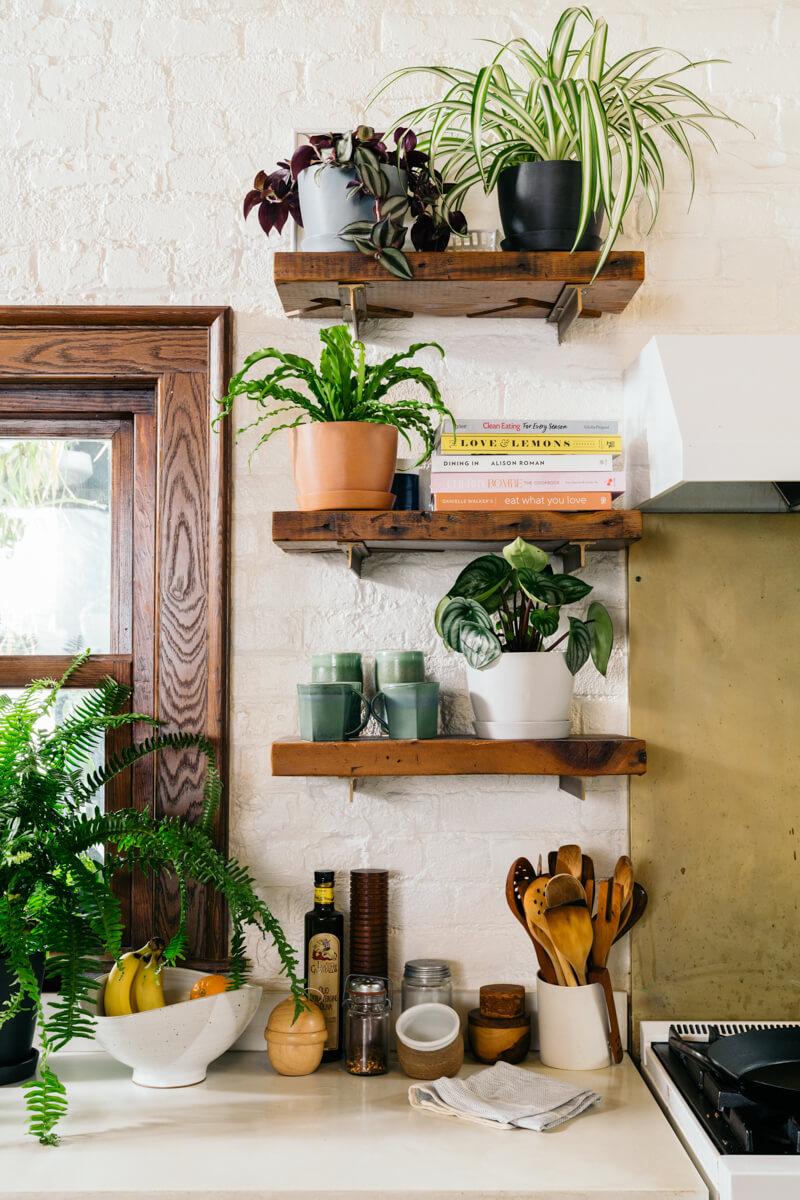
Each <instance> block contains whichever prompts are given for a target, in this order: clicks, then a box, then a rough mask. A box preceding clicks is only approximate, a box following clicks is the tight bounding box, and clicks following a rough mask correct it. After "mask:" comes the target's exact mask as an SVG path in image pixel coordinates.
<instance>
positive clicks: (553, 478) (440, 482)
mask: <svg viewBox="0 0 800 1200" xmlns="http://www.w3.org/2000/svg"><path fill="white" fill-rule="evenodd" d="M582 488H586V489H587V491H591V492H611V493H612V494H613V495H615V496H618V495H620V494H621V493H622V492H624V491H625V476H624V475H623V473H622V471H611V472H604V471H584V472H580V471H573V472H569V471H564V472H562V473H560V474H554V475H548V474H545V473H542V474H541V475H524V474H519V475H515V474H513V473H512V472H509V471H497V472H494V473H492V472H488V471H475V472H473V473H472V474H462V475H456V474H452V475H451V474H448V472H446V471H441V472H439V471H437V472H434V473H433V474H432V475H431V492H432V493H434V494H436V493H437V492H439V493H441V492H574V491H580V490H581V489H582Z"/></svg>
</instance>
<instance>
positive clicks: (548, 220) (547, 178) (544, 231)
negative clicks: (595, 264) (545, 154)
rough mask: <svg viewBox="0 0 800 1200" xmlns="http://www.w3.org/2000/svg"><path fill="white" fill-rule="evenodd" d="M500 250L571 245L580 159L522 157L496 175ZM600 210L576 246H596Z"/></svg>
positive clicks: (578, 197) (578, 200)
mask: <svg viewBox="0 0 800 1200" xmlns="http://www.w3.org/2000/svg"><path fill="white" fill-rule="evenodd" d="M497 198H498V201H499V204H500V219H501V221H502V222H503V232H504V233H505V235H506V236H505V239H504V240H503V242H502V247H503V249H504V250H571V249H572V247H573V245H574V242H575V235H576V233H577V232H578V223H579V220H580V211H581V164H580V163H579V162H572V161H557V162H526V163H520V164H519V165H518V166H516V167H507V168H506V170H505V171H501V172H500V176H499V178H498V180H497ZM602 221H603V214H602V209H601V210H600V211H599V212H597V213H595V214H594V216H593V217H592V218H591V220H590V221H589V224H588V225H587V227H586V231H585V233H584V235H583V237H582V238H581V241H580V244H579V245H578V246H576V249H577V250H599V249H600V246H601V244H602V238H601V237H600V227H601V225H602Z"/></svg>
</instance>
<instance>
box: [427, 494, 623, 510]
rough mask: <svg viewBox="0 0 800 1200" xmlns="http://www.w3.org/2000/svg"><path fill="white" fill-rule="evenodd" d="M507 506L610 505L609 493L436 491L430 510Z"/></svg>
mask: <svg viewBox="0 0 800 1200" xmlns="http://www.w3.org/2000/svg"><path fill="white" fill-rule="evenodd" d="M509 508H520V509H540V510H561V511H566V512H570V511H571V512H596V511H598V510H599V509H606V508H611V493H610V492H439V493H437V494H436V495H435V496H434V497H433V510H434V512H454V511H461V512H504V511H505V510H506V509H509Z"/></svg>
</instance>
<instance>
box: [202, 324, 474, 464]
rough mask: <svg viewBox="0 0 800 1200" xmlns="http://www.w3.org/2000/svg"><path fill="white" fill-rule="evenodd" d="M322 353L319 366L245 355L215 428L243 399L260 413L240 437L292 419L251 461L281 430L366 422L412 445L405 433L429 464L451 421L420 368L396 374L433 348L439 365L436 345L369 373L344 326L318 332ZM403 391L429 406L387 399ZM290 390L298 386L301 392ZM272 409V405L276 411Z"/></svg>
mask: <svg viewBox="0 0 800 1200" xmlns="http://www.w3.org/2000/svg"><path fill="white" fill-rule="evenodd" d="M319 336H320V339H321V341H322V343H323V350H322V353H321V355H320V360H319V366H318V367H315V366H314V364H313V363H312V362H311V361H310V360H309V359H307V358H303V357H301V356H300V355H298V354H286V353H284V352H283V351H282V350H276V349H275V348H274V347H272V346H270V347H268V348H267V349H264V350H257V351H255V353H254V354H250V355H248V357H247V358H246V359H245V360H244V365H243V366H242V369H241V371H240V372H239V373H238V375H234V377H233V378H232V379H231V382H230V385H229V387H228V391H227V393H226V395H225V396H223V397H222V399H221V400H220V401H219V403H220V406H221V408H222V411H221V413H220V414H219V416H218V417H217V421H219V420H221V419H222V418H223V417H226V416H229V415H230V413H231V412H232V410H233V406H234V403H235V401H236V398H237V396H248V397H249V398H250V399H251V400H253V401H254V403H255V404H256V406H257V407H258V408H259V409H261V410H263V411H261V412H260V413H259V415H258V416H257V417H256V418H255V420H254V421H251V422H250V423H249V424H247V425H244V426H242V428H241V429H239V430H238V432H239V433H244V432H245V431H246V430H248V429H252V428H254V427H256V426H259V425H261V424H263V423H264V422H265V421H272V422H274V421H275V419H276V418H280V417H282V416H285V417H289V418H291V419H290V420H286V421H284V422H282V423H280V424H277V425H275V424H273V425H272V426H271V427H270V428H269V429H268V430H267V431H266V432H265V433H264V434H262V436H261V437H260V438H259V440H258V442H257V443H256V446H255V447H254V449H253V453H255V451H256V450H257V449H258V448H259V446H261V445H263V444H264V442H268V441H269V440H270V438H271V437H273V436H274V435H275V434H276V433H277V432H278V431H279V430H281V429H296V428H297V426H298V425H304V424H306V423H308V422H313V421H325V422H328V421H366V422H370V423H372V424H375V425H393V426H394V427H395V429H397V431H398V432H399V434H400V436H401V437H402V438H404V439H405V441H406V442H407V443H408V444H409V445H410V444H411V443H410V438H409V434H410V433H416V434H418V435H419V437H420V438H421V439H422V443H423V445H424V447H425V449H424V452H423V454H422V457H421V458H420V460H419V461H420V463H422V462H425V461H427V459H428V458H430V455H431V452H432V450H433V448H434V442H435V438H436V431H437V427H438V425H439V422H440V420H441V419H442V418H446V419H447V420H448V421H450V422H453V427H454V428H455V422H454V421H453V416H452V413H451V412H450V410H449V409H448V408H446V407H445V405H444V403H443V401H442V398H441V394H440V392H439V387H438V385H437V383H436V380H435V379H434V378H433V376H432V375H429V374H428V372H427V371H425V370H423V369H422V367H409V366H401V365H400V364H401V363H402V362H403V361H404V360H405V359H409V358H413V357H414V355H415V354H417V353H419V351H420V350H424V349H426V348H427V347H432V348H433V349H434V350H438V351H439V353H440V354H441V356H442V358H444V350H443V349H442V347H441V346H440V345H439V344H438V342H415V343H414V345H412V346H409V347H408V349H407V350H404V351H403V352H402V353H401V354H393V355H392V356H391V357H390V358H387V359H385V360H384V361H383V362H380V363H375V364H374V365H369V364H368V363H367V361H366V349H365V347H364V343H363V342H359V341H355V340H354V339H353V336H352V334H351V332H350V330H349V328H348V326H347V325H331V326H329V327H328V328H327V329H321V330H320V334H319ZM268 359H275V360H277V363H278V366H276V367H275V368H274V369H273V370H271V371H270V372H269V373H268V374H267V375H264V376H262V378H260V379H250V378H248V375H249V372H250V371H251V369H252V368H253V367H254V366H256V364H257V363H260V362H264V361H266V360H268ZM401 383H413V384H417V385H418V386H419V387H420V388H422V390H423V391H424V392H425V393H427V398H420V397H415V396H407V395H404V396H403V397H402V398H398V399H396V400H395V399H391V400H389V399H387V397H388V394H389V392H390V391H392V389H393V388H395V387H397V385H398V384H401ZM289 384H300V385H301V386H303V387H305V388H306V389H307V390H306V392H302V391H298V389H297V388H296V387H294V386H288V385H289ZM276 402H277V403H276Z"/></svg>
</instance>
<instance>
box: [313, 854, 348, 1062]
mask: <svg viewBox="0 0 800 1200" xmlns="http://www.w3.org/2000/svg"><path fill="white" fill-rule="evenodd" d="M333 887H334V872H333V871H315V872H314V907H313V908H312V909H311V911H310V912H307V913H306V930H305V934H306V936H305V960H304V961H305V973H306V981H307V987H308V988H309V990H311V989H316V991H318V992H319V993H321V999H320V997H319V996H315V997H313V999H314V1000H315V1001H316V1002H317V1003H318V1004H319V1006H320V1008H321V1009H322V1011H323V1013H324V1014H325V1023H326V1025H327V1027H328V1038H327V1041H326V1042H325V1050H324V1053H323V1055H322V1061H323V1062H333V1061H334V1059H337V1058H341V1057H342V983H343V979H342V965H343V962H344V953H343V949H344V948H343V944H342V943H343V935H344V917H343V916H342V914H341V913H340V912H337V911H336V909H335V908H334V903H333Z"/></svg>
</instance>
